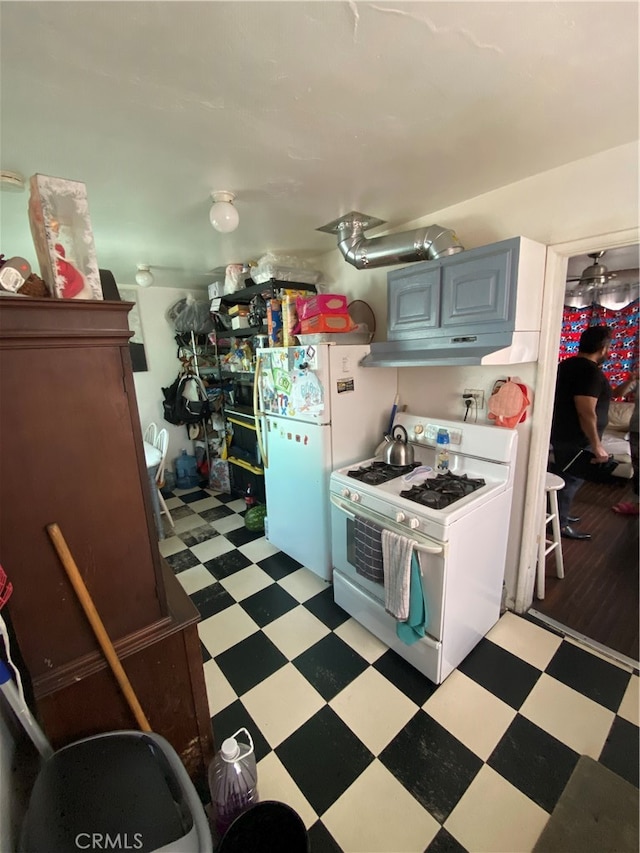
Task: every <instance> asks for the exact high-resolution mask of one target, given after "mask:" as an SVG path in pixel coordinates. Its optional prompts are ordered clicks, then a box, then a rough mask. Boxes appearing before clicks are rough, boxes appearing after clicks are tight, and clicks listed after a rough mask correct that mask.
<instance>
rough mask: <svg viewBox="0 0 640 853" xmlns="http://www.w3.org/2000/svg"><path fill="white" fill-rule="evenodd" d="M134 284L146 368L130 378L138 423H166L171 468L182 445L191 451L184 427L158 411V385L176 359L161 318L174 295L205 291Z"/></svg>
mask: <svg viewBox="0 0 640 853" xmlns="http://www.w3.org/2000/svg"><path fill="white" fill-rule="evenodd" d="M120 284H121V285H122V286H126V287H135V288H136V290H137V291H138V305H139V313H140V323H141V325H142V334H143V336H144V348H145V352H146V355H147V367H148V368H149V369H148V370H147V371H144V372H140V373H134V374H133V381H134V384H135V386H136V397H137V400H138V411H139V412H140V423H141V425H142V430H143V432H144V429H145V427H146V426H147V425H148V424H149V423H150V422H151V421H155V423H156V424H158V427H166V428H167V429H168V431H169V450H168V453H167V467H168V468H173V460H174V458H175V457H176V456H177V455H178V454H179V453H180V450H181V449H182V448H183V447H185V448H186V449H187V452H188V453H191V454H192V453H193V444H192V442H191V441H190V440H189V438H188V436H187V431H186V427H183V426H181V427H177V426H173V425H172V424H170V423H167V421H165V420H164V417H163V414H162V400H163V396H162V388H166V387H167V386H168V385H170V384H171V383H172V382H173V380H174V379H175V378H176V376H177V375H178V369H179V367H180V362H179V361H178V358H177V355H176V352H177V344H176V342H175V340H174V338H175V330H174V328H173V326H171V325H170V324H169V323H168V322H167V320H166V319H165V313H166V311H167V309H168V308H170V307H171V306H172V305H173V304H174V303H175V302H177V301H178V299H184V297H185V296H186V295H187V294H188V293H191V294H192V295H193V296H194V297H195V298H196V299H199V300H203V299H206V297H207V294H206V291H190V290H184V289H181V288H177V287H148V288H143V287H137V285H135V284H134V285H125V284H124V282H120Z"/></svg>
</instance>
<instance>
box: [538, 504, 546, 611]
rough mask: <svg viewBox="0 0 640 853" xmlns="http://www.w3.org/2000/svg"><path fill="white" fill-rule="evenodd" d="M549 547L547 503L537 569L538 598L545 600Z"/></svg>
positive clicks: (541, 523)
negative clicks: (545, 578)
mask: <svg viewBox="0 0 640 853" xmlns="http://www.w3.org/2000/svg"><path fill="white" fill-rule="evenodd" d="M546 547H547V507H546V502H545V506H544V509H543V511H542V521H541V522H540V533H539V534H538V565H537V569H536V582H537V589H536V595H537V597H538V598H540V599H542V598H544V572H545V568H546V562H547V557H546V554H545V550H546Z"/></svg>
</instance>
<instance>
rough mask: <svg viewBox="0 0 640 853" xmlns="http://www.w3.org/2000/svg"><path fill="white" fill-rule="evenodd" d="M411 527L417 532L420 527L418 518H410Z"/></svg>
mask: <svg viewBox="0 0 640 853" xmlns="http://www.w3.org/2000/svg"><path fill="white" fill-rule="evenodd" d="M409 527H410V528H411V529H412V530H416V529H417V528H418V527H420V522H419V521H418V519H417V518H410V519H409Z"/></svg>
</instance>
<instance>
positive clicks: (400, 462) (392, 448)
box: [384, 424, 413, 468]
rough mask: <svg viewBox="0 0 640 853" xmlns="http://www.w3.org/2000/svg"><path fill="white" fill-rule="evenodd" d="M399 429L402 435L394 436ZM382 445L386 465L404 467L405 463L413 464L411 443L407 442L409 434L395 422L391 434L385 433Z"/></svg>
mask: <svg viewBox="0 0 640 853" xmlns="http://www.w3.org/2000/svg"><path fill="white" fill-rule="evenodd" d="M398 430H401V432H402V437H401V438H396V437H395V436H396V432H397V431H398ZM384 440H385V443H386V444H385V446H384V461H385V462H386V463H387V465H393V466H394V467H398V468H399V467H404V466H405V465H413V445H411V444H409V436H408V435H407V431H406V429H405V428H404V427H403V426H402V425H401V424H397V425H396V426H395V427H394V428H393V429H392V430H391V435H385V437H384Z"/></svg>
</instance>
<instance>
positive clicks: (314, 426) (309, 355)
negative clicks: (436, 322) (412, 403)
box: [255, 344, 398, 580]
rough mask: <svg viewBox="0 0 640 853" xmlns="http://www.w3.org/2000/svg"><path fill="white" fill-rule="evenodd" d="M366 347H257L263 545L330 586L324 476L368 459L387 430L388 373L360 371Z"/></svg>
mask: <svg viewBox="0 0 640 853" xmlns="http://www.w3.org/2000/svg"><path fill="white" fill-rule="evenodd" d="M368 352H369V346H368V345H359V344H353V345H342V344H315V345H307V346H297V347H282V348H281V347H278V348H272V349H260V350H258V351H257V356H256V381H255V389H256V396H257V399H256V429H257V434H258V445H259V448H260V453H261V455H262V462H263V465H264V476H265V489H266V498H267V531H268V538H269V541H270V542H271V543H272V544H273V545H275V546H276V547H277V548H279V549H280V550H281V551H284V553H285V554H289V556H291V557H293V558H294V559H295V560H297V561H298V562H300V563H302V565H303V566H306V567H307V568H309V569H311V571H313V572H315V573H316V574H317V575H319V576H320V577H321V578H324V579H325V580H331V569H332V567H331V527H330V519H331V512H330V503H329V475H330V474H331V471H333V470H334V469H335V468H341V467H343V466H345V465H349V464H351V463H355V462H361V461H362V460H363V459H368V458H370V457H372V456H373V455H374V453H375V449H376V447H377V446H378V445H379V444H380V442H381V441H382V438H383V435H384V433H385V431H386V429H387V428H388V426H389V418H390V415H391V408H392V406H393V401H394V397H395V394H396V391H397V384H398V375H397V370H396V369H395V368H390V367H383V368H374V367H360V364H359V362H360V360H361V359H362V358H363V357H364V356H365V355H366V354H367V353H368Z"/></svg>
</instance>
